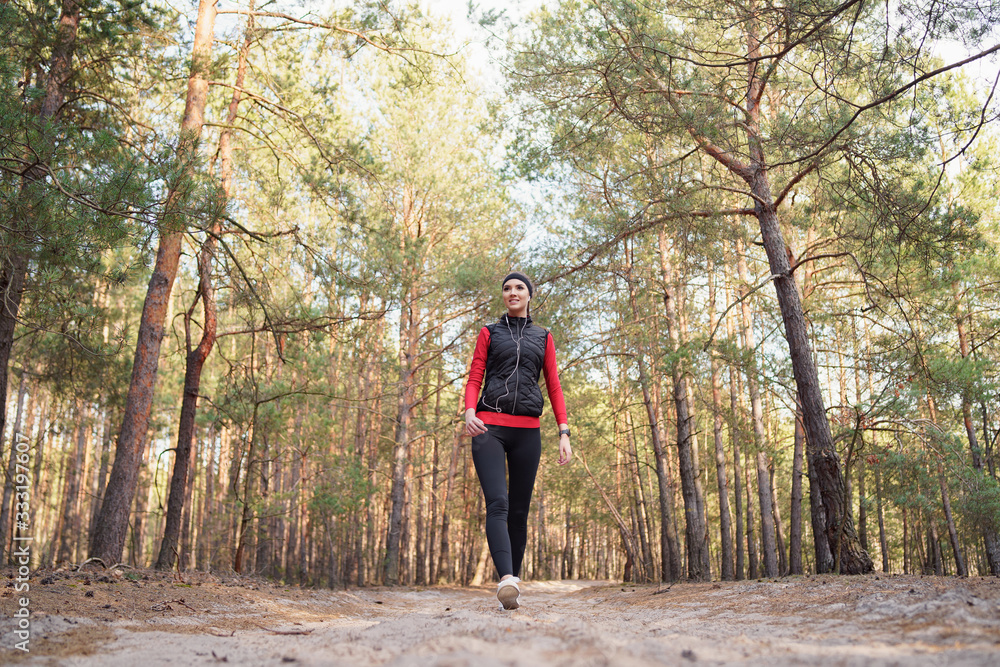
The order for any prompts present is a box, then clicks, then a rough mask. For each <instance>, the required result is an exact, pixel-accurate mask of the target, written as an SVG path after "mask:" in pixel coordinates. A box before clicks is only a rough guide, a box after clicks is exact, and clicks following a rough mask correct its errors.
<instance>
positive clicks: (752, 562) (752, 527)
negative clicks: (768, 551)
mask: <svg viewBox="0 0 1000 667" xmlns="http://www.w3.org/2000/svg"><path fill="white" fill-rule="evenodd" d="M746 457H747V459H749V458H750V454H749V452H748V453H747V454H746ZM744 474H745V475H746V479H745V481H746V487H747V498H746V500H747V564H748V567H747V578H749V579H756V578H757V577H758V576H760V572H759V571H758V568H759V566H760V556H759V554H758V553H757V528H756V525H757V521H756V519H754V515H753V498H752V497H751V494H752V493H753V483H752V482H751V480H750V461H749V460H747V461H746V467H745V468H744Z"/></svg>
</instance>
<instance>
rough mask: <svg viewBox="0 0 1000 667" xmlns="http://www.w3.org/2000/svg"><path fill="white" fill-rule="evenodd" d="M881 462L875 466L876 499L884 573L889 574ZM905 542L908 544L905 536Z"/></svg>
mask: <svg viewBox="0 0 1000 667" xmlns="http://www.w3.org/2000/svg"><path fill="white" fill-rule="evenodd" d="M880 463H881V462H879V463H876V464H875V497H876V501H877V502H878V505H877V506H878V543H879V547H880V548H881V550H882V571H883V572H885V573H886V574H888V573H889V542H888V539H887V538H886V534H885V509H884V507H883V500H882V498H883V494H882V466H881V465H880ZM903 542H904V543H905V542H906V537H905V535H904V538H903Z"/></svg>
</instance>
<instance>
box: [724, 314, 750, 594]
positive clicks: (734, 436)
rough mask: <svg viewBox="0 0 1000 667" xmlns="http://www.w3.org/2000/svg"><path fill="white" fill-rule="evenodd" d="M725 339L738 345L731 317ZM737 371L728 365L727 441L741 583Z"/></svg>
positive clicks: (742, 550) (742, 545)
mask: <svg viewBox="0 0 1000 667" xmlns="http://www.w3.org/2000/svg"><path fill="white" fill-rule="evenodd" d="M726 337H727V338H728V339H729V340H730V341H732V343H733V344H734V345H737V346H738V345H739V338H737V336H736V333H735V330H734V328H733V321H732V318H731V317H727V318H726ZM739 385H740V382H739V370H738V369H737V368H736V366H735V365H734V364H732V363H730V364H729V408H730V413H731V414H730V423H729V441H730V442H731V443H732V445H733V501H734V504H735V505H736V507H735V514H736V581H742V580H743V578H744V576H745V572H746V564H745V560H746V558H745V549H746V547H745V542H744V534H743V533H744V531H743V455H742V454H741V452H740V440H741V438H742V433H741V429H740V415H741V414H742V413H743V409H742V405H741V404H740V396H742V395H743V392H742V391H741V389H740V386H739Z"/></svg>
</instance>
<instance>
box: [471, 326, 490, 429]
mask: <svg viewBox="0 0 1000 667" xmlns="http://www.w3.org/2000/svg"><path fill="white" fill-rule="evenodd" d="M489 349H490V330H489V329H487V328H486V327H483V328H482V329H480V330H479V338H478V339H476V350H475V352H473V353H472V364H471V365H470V366H469V380H468V382H466V384H465V409H466V410H468V409H469V408H472V409H473V410H474V409H475V408H476V404H477V403H478V402H479V390H480V389H482V388H483V375H484V374H485V373H486V353H487V352H489Z"/></svg>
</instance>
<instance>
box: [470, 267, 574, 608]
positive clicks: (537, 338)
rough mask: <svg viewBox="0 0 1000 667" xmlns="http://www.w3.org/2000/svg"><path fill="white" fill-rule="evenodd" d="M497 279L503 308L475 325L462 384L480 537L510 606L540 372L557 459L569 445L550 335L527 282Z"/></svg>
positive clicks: (536, 428) (520, 551)
mask: <svg viewBox="0 0 1000 667" xmlns="http://www.w3.org/2000/svg"><path fill="white" fill-rule="evenodd" d="M501 285H502V290H503V302H504V305H505V306H506V307H507V313H506V314H505V315H504V316H503V317H501V318H500V321H499V322H497V323H496V324H491V325H489V326H485V327H483V328H482V330H481V331H480V332H479V339H478V340H477V341H476V350H475V352H474V353H473V355H472V365H471V366H470V368H469V381H468V384H467V385H466V386H465V432H466V434H468V435H471V436H472V460H473V462H474V463H475V465H476V474H477V475H478V476H479V483H480V485H482V487H483V496H484V497H485V499H486V540H487V542H488V543H489V546H490V555H492V556H493V564H494V565H495V566H496V569H497V574H498V575H499V576H500V583H498V584H497V599H498V600H500V604H501V605H503V608H504V609H517V608H518V606H519V605H518V603H517V598H518V595H520V588H519V587H518V585H517V584H518V582H519V581H520V579H519V578H518V574H519V573H520V571H521V561H522V560H523V558H524V546H525V543H526V542H527V540H528V508H529V506H530V504H531V491H532V489H533V488H534V486H535V473H537V472H538V461H539V459H540V458H541V453H542V437H541V429H540V420H539V417H540V416H541V414H542V407H543V405H544V400H543V398H542V390H541V389H540V388H539V387H538V377H539V374H540V373H542V372H544V373H545V386H546V387H547V389H548V394H549V402H550V403H551V404H552V411H553V412H554V413H555V416H556V423H558V424H559V465H566V464H567V463H569V461H570V459H571V458H572V456H573V450H572V449H571V448H570V444H569V425H568V423H567V420H566V403H565V401H564V400H563V395H562V388H561V387H560V386H559V372H558V369H557V367H556V350H555V345H554V343H553V342H552V334H550V333H549V332H548V331H547V330H546V329H544V328H542V327H540V326H537V325H535V324H532V322H531V316H530V315H529V308H528V305H529V303H530V302H531V297H532V296H533V294H534V288H533V287H532V285H531V281H530V280H528V277H527V276H525V275H524V274H523V273H518V272H516V271H515V272H513V273H510V274H509V275H507V277H506V278H504V279H503V282H502V283H501ZM480 389H481V390H482V395H480ZM477 399H478V400H477ZM505 463H506V467H507V468H508V472H509V478H510V482H509V489H508V484H507V482H506V480H505V474H504V466H505Z"/></svg>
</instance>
